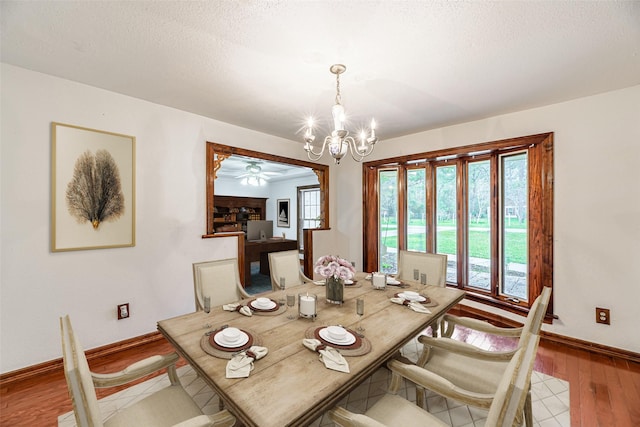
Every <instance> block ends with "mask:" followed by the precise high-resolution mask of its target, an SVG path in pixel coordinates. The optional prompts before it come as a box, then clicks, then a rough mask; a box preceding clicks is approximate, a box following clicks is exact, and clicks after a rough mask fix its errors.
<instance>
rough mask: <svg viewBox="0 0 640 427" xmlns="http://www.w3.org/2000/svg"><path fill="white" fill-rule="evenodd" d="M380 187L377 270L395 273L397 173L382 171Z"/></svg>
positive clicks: (396, 261) (396, 262) (396, 256)
mask: <svg viewBox="0 0 640 427" xmlns="http://www.w3.org/2000/svg"><path fill="white" fill-rule="evenodd" d="M378 179H379V182H378V183H379V185H380V187H379V188H380V206H379V207H378V212H380V218H379V223H380V230H379V242H380V254H379V259H380V261H379V263H380V265H379V270H380V271H382V272H385V273H396V272H397V265H398V171H397V170H382V171H380V173H379V175H378Z"/></svg>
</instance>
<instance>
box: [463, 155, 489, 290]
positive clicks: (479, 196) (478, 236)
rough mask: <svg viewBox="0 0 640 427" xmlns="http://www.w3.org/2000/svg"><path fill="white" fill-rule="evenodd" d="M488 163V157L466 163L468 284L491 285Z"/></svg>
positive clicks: (484, 287) (474, 285)
mask: <svg viewBox="0 0 640 427" xmlns="http://www.w3.org/2000/svg"><path fill="white" fill-rule="evenodd" d="M490 168H491V164H490V162H489V160H484V161H480V162H472V163H469V167H468V174H467V175H468V178H467V179H468V182H467V188H468V192H467V193H468V200H467V205H468V212H467V215H468V223H469V229H468V230H467V239H468V242H469V243H468V247H469V254H468V257H469V258H468V263H467V268H468V276H469V286H473V287H476V288H480V289H484V290H487V291H488V290H490V289H491V229H490V227H491V223H490V222H489V214H490V201H491V175H490Z"/></svg>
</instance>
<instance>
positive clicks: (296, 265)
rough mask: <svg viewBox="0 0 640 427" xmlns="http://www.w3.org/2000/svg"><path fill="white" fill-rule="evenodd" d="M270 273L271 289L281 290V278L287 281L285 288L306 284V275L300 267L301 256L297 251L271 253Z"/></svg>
mask: <svg viewBox="0 0 640 427" xmlns="http://www.w3.org/2000/svg"><path fill="white" fill-rule="evenodd" d="M269 271H270V273H271V287H272V288H273V290H274V291H277V290H278V289H280V278H281V277H284V279H285V288H290V287H292V286H298V285H302V284H304V275H303V274H302V270H301V267H300V255H299V253H298V251H297V250H295V249H294V250H291V251H280V252H269Z"/></svg>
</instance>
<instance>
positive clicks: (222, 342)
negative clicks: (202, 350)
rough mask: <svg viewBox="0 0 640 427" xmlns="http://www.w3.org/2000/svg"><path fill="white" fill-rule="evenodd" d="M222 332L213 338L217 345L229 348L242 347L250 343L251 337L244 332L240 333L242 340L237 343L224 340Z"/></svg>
mask: <svg viewBox="0 0 640 427" xmlns="http://www.w3.org/2000/svg"><path fill="white" fill-rule="evenodd" d="M221 332H222V331H220V332H218V333H217V334H215V335H214V336H213V340H214V341H215V342H216V344H218V345H219V346H221V347H227V348H233V347H240V346H243V345H245V344H246V343H248V342H249V335H247V334H246V333H244V332H242V331H240V338H239V339H238V340H237V341H234V342H232V343H230V342H227V340H225V339H224V335H222V333H221Z"/></svg>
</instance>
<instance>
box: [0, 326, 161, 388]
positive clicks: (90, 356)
mask: <svg viewBox="0 0 640 427" xmlns="http://www.w3.org/2000/svg"><path fill="white" fill-rule="evenodd" d="M163 339H165V338H164V337H163V336H162V334H160V332H151V333H148V334H145V335H140V336H137V337H133V338H129V339H126V340H124V341H118V342H115V343H112V344H107V345H104V346H102V347H96V348H94V349H91V350H86V351H85V354H86V356H87V360H88V361H89V363H91V361H92V360H95V359H99V358H101V357H104V356H108V355H110V354H114V353H117V352H120V351H124V350H130V349H134V348H136V347H140V346H143V345H145V344H149V343H152V342H155V341H159V340H163ZM56 372H62V358H59V359H54V360H50V361H48V362H43V363H39V364H37V365H32V366H27V367H26V368H22V369H18V370H15V371H11V372H7V373H5V374H0V387H2V386H5V385H8V384H11V383H13V382H15V381H22V380H28V379H31V378H34V377H36V376H39V375H46V374H52V373H56Z"/></svg>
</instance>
